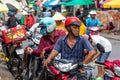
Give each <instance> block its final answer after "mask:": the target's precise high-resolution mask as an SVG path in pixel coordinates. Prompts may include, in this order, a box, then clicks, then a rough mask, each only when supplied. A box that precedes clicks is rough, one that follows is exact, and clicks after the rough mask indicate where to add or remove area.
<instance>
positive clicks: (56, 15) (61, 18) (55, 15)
mask: <svg viewBox="0 0 120 80" xmlns="http://www.w3.org/2000/svg"><path fill="white" fill-rule="evenodd" d="M53 19H54V20H65V19H66V18H65V17H64V16H63V15H62V14H61V13H59V12H56V13H55V14H54V16H53Z"/></svg>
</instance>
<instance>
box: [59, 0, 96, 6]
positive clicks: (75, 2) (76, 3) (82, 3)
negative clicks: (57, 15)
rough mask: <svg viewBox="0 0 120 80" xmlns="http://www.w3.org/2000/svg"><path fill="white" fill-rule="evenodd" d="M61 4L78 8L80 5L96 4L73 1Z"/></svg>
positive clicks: (78, 0)
mask: <svg viewBox="0 0 120 80" xmlns="http://www.w3.org/2000/svg"><path fill="white" fill-rule="evenodd" d="M60 4H62V5H65V6H78V5H88V4H94V2H93V1H92V0H71V1H69V2H61V3H60Z"/></svg>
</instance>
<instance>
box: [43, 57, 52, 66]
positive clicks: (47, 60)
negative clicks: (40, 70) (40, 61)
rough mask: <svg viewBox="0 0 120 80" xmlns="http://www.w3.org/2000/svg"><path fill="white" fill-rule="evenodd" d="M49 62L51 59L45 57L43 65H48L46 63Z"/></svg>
mask: <svg viewBox="0 0 120 80" xmlns="http://www.w3.org/2000/svg"><path fill="white" fill-rule="evenodd" d="M50 62H51V59H49V58H47V59H46V60H45V61H44V66H46V67H47V66H48V64H49V63H50Z"/></svg>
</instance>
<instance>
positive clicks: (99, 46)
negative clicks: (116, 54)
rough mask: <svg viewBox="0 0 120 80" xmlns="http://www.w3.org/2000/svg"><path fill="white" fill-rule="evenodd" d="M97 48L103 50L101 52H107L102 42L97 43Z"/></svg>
mask: <svg viewBox="0 0 120 80" xmlns="http://www.w3.org/2000/svg"><path fill="white" fill-rule="evenodd" d="M97 48H98V50H99V51H100V52H101V53H105V49H104V47H103V46H102V45H101V44H99V43H98V44H97Z"/></svg>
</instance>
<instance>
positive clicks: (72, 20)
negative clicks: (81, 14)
mask: <svg viewBox="0 0 120 80" xmlns="http://www.w3.org/2000/svg"><path fill="white" fill-rule="evenodd" d="M69 25H76V26H80V20H79V18H77V17H68V18H67V19H66V20H65V27H67V26H69Z"/></svg>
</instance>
